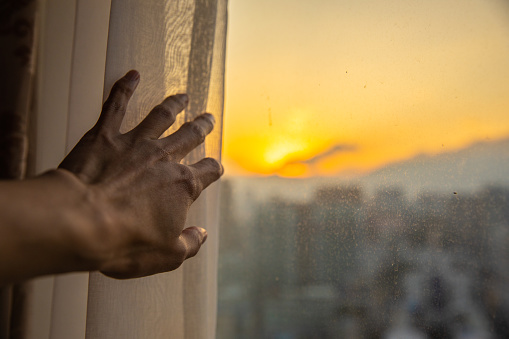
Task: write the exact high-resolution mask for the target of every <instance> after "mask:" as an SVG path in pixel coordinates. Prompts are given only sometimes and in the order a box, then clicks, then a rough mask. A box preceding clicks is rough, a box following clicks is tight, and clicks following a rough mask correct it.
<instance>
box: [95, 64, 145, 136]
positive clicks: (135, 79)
mask: <svg viewBox="0 0 509 339" xmlns="http://www.w3.org/2000/svg"><path fill="white" fill-rule="evenodd" d="M139 82H140V73H138V72H137V71H135V70H132V71H129V72H127V74H126V75H124V76H123V77H122V78H120V79H119V80H117V82H115V84H114V85H113V87H112V88H111V92H110V95H109V96H108V98H107V99H106V101H105V102H104V104H103V109H102V111H101V116H100V117H99V121H98V122H97V125H98V126H99V128H101V129H102V130H104V131H106V132H110V133H120V132H119V131H120V126H121V124H122V120H123V119H124V115H125V111H126V109H127V104H128V103H129V99H131V96H132V95H133V93H134V90H135V89H136V87H137V86H138V83H139Z"/></svg>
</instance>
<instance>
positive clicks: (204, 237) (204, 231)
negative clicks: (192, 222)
mask: <svg viewBox="0 0 509 339" xmlns="http://www.w3.org/2000/svg"><path fill="white" fill-rule="evenodd" d="M197 228H198V230H199V231H200V233H201V235H202V237H203V238H202V239H203V240H202V241H201V243H202V244H203V243H204V242H205V240H207V235H208V234H207V230H206V229H204V228H201V227H197Z"/></svg>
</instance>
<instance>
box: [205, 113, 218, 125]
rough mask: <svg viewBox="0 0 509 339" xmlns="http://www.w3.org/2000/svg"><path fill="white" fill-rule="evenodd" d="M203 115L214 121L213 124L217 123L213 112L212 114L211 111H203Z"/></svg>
mask: <svg viewBox="0 0 509 339" xmlns="http://www.w3.org/2000/svg"><path fill="white" fill-rule="evenodd" d="M203 116H204V117H206V118H208V119H209V120H210V121H211V122H212V124H214V125H215V124H216V118H214V116H213V115H212V114H210V113H203Z"/></svg>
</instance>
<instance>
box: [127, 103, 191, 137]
mask: <svg viewBox="0 0 509 339" xmlns="http://www.w3.org/2000/svg"><path fill="white" fill-rule="evenodd" d="M188 101H189V99H188V97H187V95H186V94H177V95H172V96H171V97H168V98H166V99H164V101H163V102H162V103H160V104H159V105H157V106H156V107H154V108H153V109H152V111H150V113H149V114H148V115H147V116H146V117H145V119H143V121H142V122H140V124H139V125H138V126H137V127H136V128H135V129H134V130H133V133H135V135H136V137H139V138H150V139H157V138H159V137H160V136H161V134H163V133H164V132H165V131H166V130H167V129H168V128H169V127H170V126H171V125H173V123H174V122H175V119H176V117H177V114H179V113H180V112H182V110H183V109H184V108H186V106H187V103H188Z"/></svg>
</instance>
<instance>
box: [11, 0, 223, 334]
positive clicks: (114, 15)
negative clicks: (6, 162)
mask: <svg viewBox="0 0 509 339" xmlns="http://www.w3.org/2000/svg"><path fill="white" fill-rule="evenodd" d="M226 5H227V1H226V0H209V1H206V0H181V1H173V0H172V1H170V0H112V1H110V0H39V3H38V6H39V9H40V11H39V13H40V15H39V18H40V28H41V29H40V34H38V37H39V39H40V44H39V48H38V59H37V81H36V83H37V86H36V87H37V90H36V95H35V97H34V98H33V103H32V105H33V106H34V107H35V111H36V118H35V120H36V123H37V128H36V133H33V135H32V136H31V142H32V143H33V144H35V145H36V148H37V149H36V155H35V161H34V162H35V166H34V167H35V169H36V171H37V172H42V171H44V170H46V169H48V168H54V167H56V166H57V165H58V163H59V161H60V160H61V159H62V157H63V156H64V155H65V154H66V153H67V152H69V151H70V150H71V149H72V147H73V146H74V145H75V143H76V142H77V141H78V140H79V138H80V137H81V135H83V133H84V132H85V131H86V130H88V129H89V128H90V127H91V126H92V124H93V123H94V122H95V120H96V119H97V117H98V113H99V111H100V107H101V104H102V100H103V98H104V96H105V95H107V93H108V92H109V90H110V88H111V86H112V84H113V82H114V81H115V80H116V79H117V78H119V77H120V76H122V75H123V74H125V72H126V71H128V70H129V69H137V70H139V71H140V73H141V76H142V80H141V83H140V86H139V87H138V90H137V93H136V94H135V95H134V97H133V98H132V101H131V103H130V106H129V110H128V113H127V116H126V120H125V123H124V126H123V129H124V130H125V131H126V130H129V129H130V128H132V127H133V126H134V125H136V123H137V122H138V121H140V120H141V119H142V118H143V116H144V115H145V114H146V113H147V112H148V111H149V109H150V108H151V107H153V106H154V105H156V104H157V103H159V102H160V101H161V100H162V99H163V98H164V97H165V96H167V95H170V94H174V93H179V92H181V93H182V92H186V93H188V94H189V96H190V105H189V107H188V109H187V110H186V112H185V114H181V115H180V116H179V120H178V121H177V122H176V124H175V125H176V126H180V124H181V123H183V122H184V121H187V120H191V119H192V118H193V117H194V116H196V115H198V114H200V113H202V112H205V111H207V112H209V113H212V114H213V115H214V116H215V118H216V122H217V124H216V129H215V130H214V131H213V133H212V134H211V135H210V136H209V137H208V138H207V141H206V143H205V145H203V146H201V147H199V148H197V149H196V150H195V151H193V153H192V154H190V155H189V156H188V158H186V159H185V161H186V162H188V163H193V162H195V161H197V160H198V159H199V158H201V157H203V156H211V157H215V158H219V157H220V150H221V135H222V131H221V125H222V109H223V84H224V79H223V77H224V49H225V37H226ZM34 141H35V142H34ZM217 197H218V187H217V184H215V185H212V186H211V187H209V188H208V189H207V190H206V191H205V192H204V193H202V196H201V197H200V198H199V199H198V201H197V202H196V203H195V204H194V206H193V208H192V209H191V211H190V214H189V218H188V224H189V225H197V226H202V227H206V228H207V231H208V233H209V237H208V240H207V242H206V244H205V245H204V247H202V250H201V251H200V253H199V255H198V256H197V257H195V258H193V259H191V260H189V261H188V262H186V263H185V264H184V265H183V266H182V267H181V268H179V269H178V270H177V271H174V272H170V273H166V274H160V275H155V276H152V277H148V278H141V279H136V280H130V281H117V280H113V279H109V278H106V277H104V276H102V275H101V274H99V273H92V274H90V275H89V274H88V273H78V274H68V275H63V276H57V277H44V278H40V279H36V280H34V281H31V282H27V283H26V284H24V285H23V286H24V291H25V292H26V293H25V298H24V299H23V300H22V302H20V303H14V304H13V305H11V307H14V308H15V309H18V310H19V312H17V314H13V315H12V317H13V319H11V320H10V321H11V324H17V328H16V329H14V328H12V327H11V329H10V336H11V337H12V338H14V337H16V338H51V339H56V338H85V337H87V338H213V337H214V336H215V316H216V269H217V264H216V262H217V240H218V236H217V232H218V230H217V227H218V224H217V219H218V218H217V205H216V204H217ZM5 299H6V300H7V302H10V301H9V298H5ZM2 316H3V313H2ZM3 317H4V316H3ZM8 320H9V319H8V317H7V316H5V317H4V318H3V319H2V324H6V323H7V322H8ZM14 330H15V331H14ZM14 332H16V333H14ZM2 334H3V333H2Z"/></svg>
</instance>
